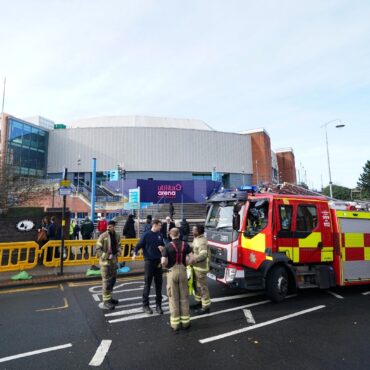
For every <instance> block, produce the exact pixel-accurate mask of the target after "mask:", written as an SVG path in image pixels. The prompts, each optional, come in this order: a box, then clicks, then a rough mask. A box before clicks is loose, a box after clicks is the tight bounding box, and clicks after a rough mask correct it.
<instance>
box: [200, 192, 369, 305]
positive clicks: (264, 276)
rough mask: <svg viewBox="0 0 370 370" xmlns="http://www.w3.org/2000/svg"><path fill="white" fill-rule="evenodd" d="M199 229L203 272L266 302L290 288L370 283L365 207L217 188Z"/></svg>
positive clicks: (286, 292) (309, 197) (316, 198)
mask: <svg viewBox="0 0 370 370" xmlns="http://www.w3.org/2000/svg"><path fill="white" fill-rule="evenodd" d="M206 236H207V239H208V243H209V246H210V270H209V273H208V277H209V278H211V279H213V280H216V281H218V282H220V283H224V284H226V285H229V286H234V287H240V288H245V289H248V290H262V289H263V290H265V292H266V294H267V296H268V297H269V298H270V299H271V300H272V301H274V302H280V301H282V300H283V299H284V298H285V296H286V295H287V294H288V292H290V291H295V290H296V289H297V288H321V289H328V288H331V287H334V286H337V285H338V286H346V285H358V284H369V283H370V212H359V211H346V210H338V209H335V206H334V205H332V204H331V202H330V201H329V200H328V199H327V198H325V197H323V196H309V195H292V194H290V195H288V194H277V193H275V194H274V193H254V192H252V193H250V191H244V190H236V191H224V192H221V193H217V194H215V195H214V196H213V197H212V198H211V199H210V200H209V206H208V213H207V218H206Z"/></svg>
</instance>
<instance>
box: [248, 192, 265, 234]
mask: <svg viewBox="0 0 370 370" xmlns="http://www.w3.org/2000/svg"><path fill="white" fill-rule="evenodd" d="M268 211H269V202H268V200H267V199H261V200H258V201H251V202H249V208H248V215H247V224H246V228H245V230H246V234H247V236H249V237H253V236H255V235H257V234H258V233H259V232H261V231H262V230H263V229H264V228H265V227H266V226H267V224H268Z"/></svg>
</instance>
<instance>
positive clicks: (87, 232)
mask: <svg viewBox="0 0 370 370" xmlns="http://www.w3.org/2000/svg"><path fill="white" fill-rule="evenodd" d="M93 232H94V224H93V223H92V221H91V220H90V219H89V217H88V216H86V217H85V219H84V221H83V223H82V225H81V235H82V239H83V240H90V239H92V235H93Z"/></svg>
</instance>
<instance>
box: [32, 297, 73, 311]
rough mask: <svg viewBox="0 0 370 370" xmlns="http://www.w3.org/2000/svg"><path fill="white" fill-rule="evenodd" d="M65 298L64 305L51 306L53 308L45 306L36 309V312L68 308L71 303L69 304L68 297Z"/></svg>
mask: <svg viewBox="0 0 370 370" xmlns="http://www.w3.org/2000/svg"><path fill="white" fill-rule="evenodd" d="M63 299H64V306H61V307H51V308H43V309H41V310H36V312H44V311H54V310H63V309H64V308H68V307H69V305H68V301H67V298H63Z"/></svg>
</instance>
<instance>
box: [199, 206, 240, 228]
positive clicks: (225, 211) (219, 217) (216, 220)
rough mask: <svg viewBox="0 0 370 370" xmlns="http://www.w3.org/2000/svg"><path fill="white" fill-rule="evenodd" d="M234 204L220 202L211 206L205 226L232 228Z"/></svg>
mask: <svg viewBox="0 0 370 370" xmlns="http://www.w3.org/2000/svg"><path fill="white" fill-rule="evenodd" d="M233 211H234V202H221V203H215V204H213V205H212V210H211V212H210V215H209V218H208V221H207V225H206V226H209V227H215V228H216V229H221V228H230V229H231V228H232V227H233Z"/></svg>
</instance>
